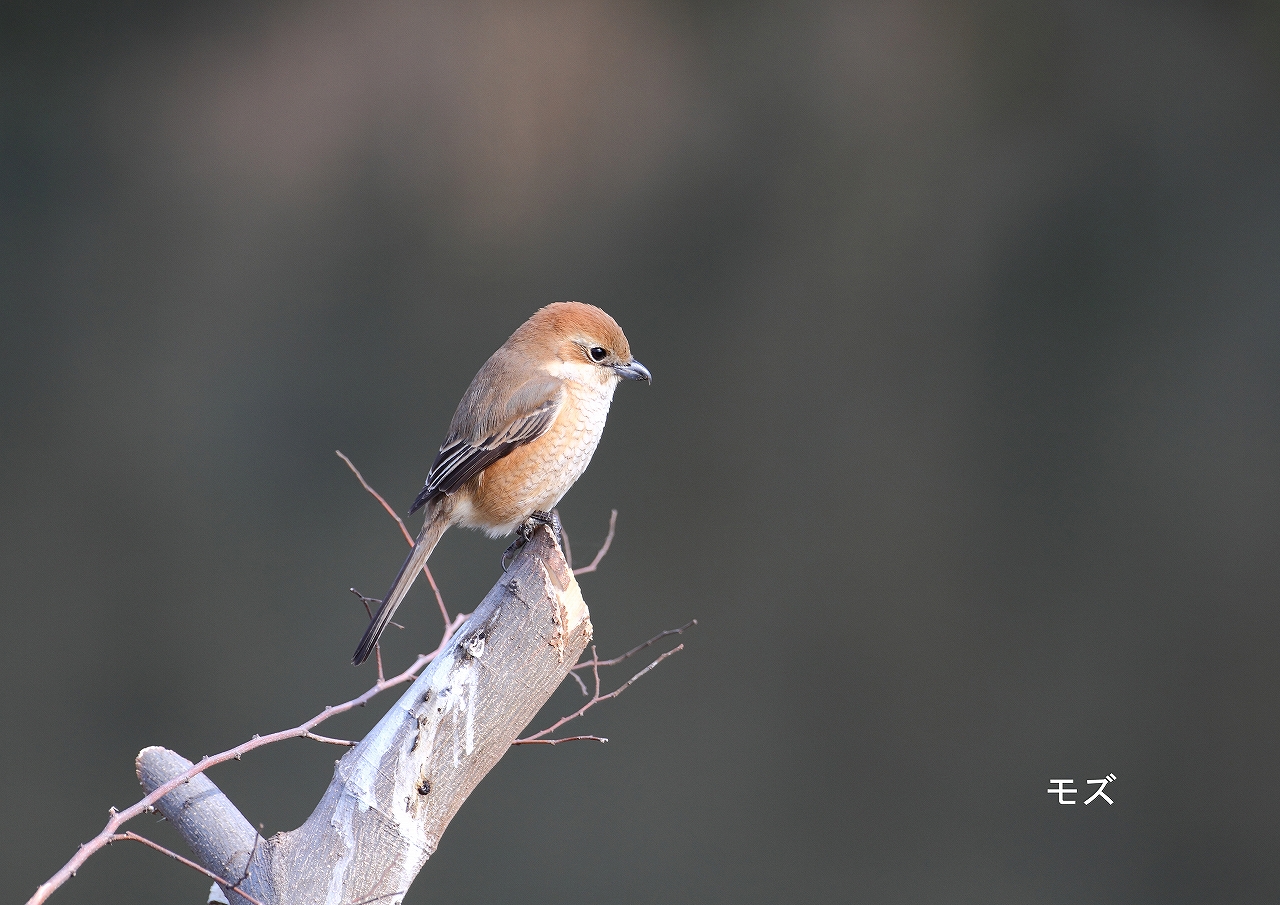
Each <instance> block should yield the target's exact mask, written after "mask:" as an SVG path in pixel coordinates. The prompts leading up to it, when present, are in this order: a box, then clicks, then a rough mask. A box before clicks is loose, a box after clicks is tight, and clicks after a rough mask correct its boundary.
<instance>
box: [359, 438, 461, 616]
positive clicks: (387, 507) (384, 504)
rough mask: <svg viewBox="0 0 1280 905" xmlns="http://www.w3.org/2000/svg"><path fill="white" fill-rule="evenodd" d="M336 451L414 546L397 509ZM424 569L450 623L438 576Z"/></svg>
mask: <svg viewBox="0 0 1280 905" xmlns="http://www.w3.org/2000/svg"><path fill="white" fill-rule="evenodd" d="M334 452H336V453H337V454H338V458H340V459H341V460H342V461H343V462H346V463H347V467H348V468H350V469H351V473H352V474H354V475H355V476H356V479H357V480H358V481H359V482H360V486H362V487H363V488H364V489H365V490H367V491H369V492H370V493H371V494H373V498H374V499H375V500H377V501H378V502H379V503H381V504H382V508H383V509H385V510H387V515H389V516H391V517H392V518H393V519H395V520H396V524H397V525H399V526H400V533H401V534H403V535H404V539H405V540H406V541H407V542H408V544H409V546H410V547H412V546H413V535H412V534H410V533H409V529H408V528H407V527H405V523H404V519H402V518H400V516H399V515H397V514H396V511H395V510H394V509H392V508H391V506H390V505H388V503H387V501H386V500H384V499H383V498H382V494H380V493H378V491H376V490H374V489H373V488H372V487H370V486H369V482H368V481H366V480H365V479H364V475H362V474H360V469H358V468H356V466H355V463H354V462H352V461H351V460H350V459H348V458H347V456H346V454H345V453H343V451H342V450H340V449H335V450H334ZM422 571H423V572H425V573H426V575H427V581H428V582H429V583H430V584H431V590H432V591H434V592H435V595H436V604H437V605H438V606H439V607H440V615H441V616H443V617H444V624H445V625H448V624H449V610H448V609H446V608H445V605H444V597H443V596H441V594H440V588H439V587H438V586H437V585H436V577H435V576H434V575H432V574H431V568H430V566H428V565H427V564H426V563H423V564H422ZM369 618H370V619H372V618H373V617H372V616H370V617H369Z"/></svg>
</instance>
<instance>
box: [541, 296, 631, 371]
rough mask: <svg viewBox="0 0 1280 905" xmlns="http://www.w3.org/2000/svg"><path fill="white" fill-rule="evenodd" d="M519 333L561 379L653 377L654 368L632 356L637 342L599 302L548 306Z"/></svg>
mask: <svg viewBox="0 0 1280 905" xmlns="http://www.w3.org/2000/svg"><path fill="white" fill-rule="evenodd" d="M526 331H527V332H526ZM522 333H525V334H526V335H525V336H521V334H522ZM516 336H517V337H520V339H521V340H523V341H526V342H528V343H529V344H530V345H531V346H533V347H534V348H536V350H537V352H538V354H539V357H540V358H542V359H543V360H545V361H546V362H547V370H548V371H549V372H550V373H552V374H553V375H555V376H557V377H565V378H569V379H574V380H579V381H581V382H583V383H598V384H605V383H617V382H618V381H619V380H623V379H625V380H643V381H645V382H646V383H648V382H652V380H653V376H652V375H651V374H650V373H649V369H648V368H646V367H645V366H644V365H642V364H640V362H638V361H636V360H635V359H634V358H632V357H631V344H630V343H628V342H627V337H626V335H625V334H624V333H623V332H622V328H621V327H619V326H618V322H617V321H615V320H614V319H613V318H611V317H610V316H609V315H608V314H605V313H604V312H603V311H601V310H600V309H599V308H597V307H595V306H594V305H586V304H583V303H582V302H556V303H554V304H552V305H548V306H547V307H545V308H542V309H540V310H539V311H538V312H537V313H535V314H534V315H533V317H531V318H529V320H527V321H526V322H525V323H524V325H523V326H521V327H520V329H519V330H517V331H516Z"/></svg>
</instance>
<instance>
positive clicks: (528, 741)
mask: <svg viewBox="0 0 1280 905" xmlns="http://www.w3.org/2000/svg"><path fill="white" fill-rule="evenodd" d="M607 741H609V740H608V739H607V738H601V737H600V736H598V735H569V736H565V737H564V738H518V739H516V740H515V741H514V742H512V743H511V744H512V745H513V746H514V745H558V744H560V743H561V742H600V743H601V744H603V743H605V742H607Z"/></svg>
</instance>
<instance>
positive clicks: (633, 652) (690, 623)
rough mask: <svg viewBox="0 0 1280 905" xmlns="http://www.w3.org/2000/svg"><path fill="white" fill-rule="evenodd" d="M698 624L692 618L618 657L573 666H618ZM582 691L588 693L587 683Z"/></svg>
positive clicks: (576, 667) (583, 662)
mask: <svg viewBox="0 0 1280 905" xmlns="http://www.w3.org/2000/svg"><path fill="white" fill-rule="evenodd" d="M697 624H698V620H697V619H690V620H689V621H688V622H686V623H685V624H684V625H682V626H680V627H679V628H669V629H667V630H666V631H665V632H659V633H658V634H656V635H654V636H653V637H652V638H650V639H649V640H648V641H646V642H645V643H644V644H637V645H636V646H635V647H633V648H631V650H629V651H627V652H626V653H625V654H622V655H621V656H618V657H614V658H613V659H612V660H594V659H592V660H583V661H582V662H581V663H577V664H575V665H574V667H573V668H574V669H582V668H584V667H587V666H617V665H618V664H619V663H621V662H622V661H623V660H625V659H627V658H628V657H632V656H635V655H636V654H638V653H640V651H642V650H644V649H645V648H646V647H652V646H653V645H654V644H657V643H658V642H659V641H661V640H662V639H663V638H667V637H670V636H671V635H683V634H684V633H685V631H686V630H687V629H690V628H693V626H695V625H697ZM594 650H595V648H594V647H593V648H592V651H594ZM575 678H576V676H575ZM582 693H583V694H586V693H587V692H586V686H585V685H584V686H583V690H582Z"/></svg>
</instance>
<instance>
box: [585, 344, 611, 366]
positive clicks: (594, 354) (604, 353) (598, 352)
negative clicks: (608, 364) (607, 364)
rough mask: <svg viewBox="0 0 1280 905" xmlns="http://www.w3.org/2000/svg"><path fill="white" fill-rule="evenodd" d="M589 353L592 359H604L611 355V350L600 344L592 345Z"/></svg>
mask: <svg viewBox="0 0 1280 905" xmlns="http://www.w3.org/2000/svg"><path fill="white" fill-rule="evenodd" d="M589 354H590V355H591V360H592V361H597V362H598V361H604V360H605V358H607V357H608V355H609V350H608V349H604V348H602V347H600V346H592V347H591V351H590V353H589Z"/></svg>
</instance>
